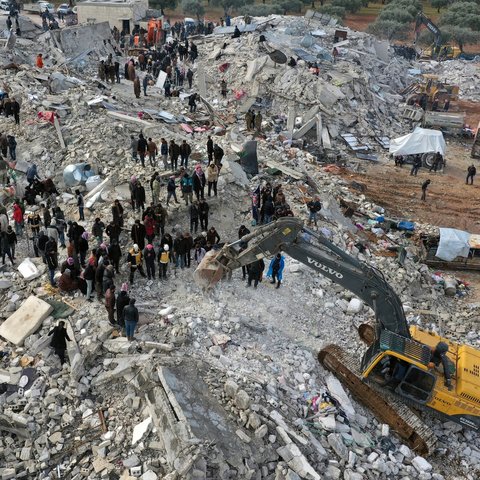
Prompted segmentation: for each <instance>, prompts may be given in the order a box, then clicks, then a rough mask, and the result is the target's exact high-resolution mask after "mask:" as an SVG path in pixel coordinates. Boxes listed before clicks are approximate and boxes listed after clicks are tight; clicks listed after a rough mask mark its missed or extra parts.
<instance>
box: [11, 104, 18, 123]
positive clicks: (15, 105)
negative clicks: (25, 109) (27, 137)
mask: <svg viewBox="0 0 480 480" xmlns="http://www.w3.org/2000/svg"><path fill="white" fill-rule="evenodd" d="M11 105H12V113H13V118H14V119H15V125H20V104H19V103H18V102H17V100H16V99H15V98H12V103H11Z"/></svg>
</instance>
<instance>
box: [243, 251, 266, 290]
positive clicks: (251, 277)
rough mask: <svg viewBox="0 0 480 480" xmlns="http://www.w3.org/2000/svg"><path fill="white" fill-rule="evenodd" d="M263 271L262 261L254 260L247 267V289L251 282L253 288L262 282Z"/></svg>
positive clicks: (263, 263)
mask: <svg viewBox="0 0 480 480" xmlns="http://www.w3.org/2000/svg"><path fill="white" fill-rule="evenodd" d="M264 270H265V262H264V261H263V259H261V258H260V259H259V260H256V261H255V262H252V263H251V264H250V265H248V283H247V287H251V286H252V281H253V288H257V287H258V282H261V281H262V275H263V271H264Z"/></svg>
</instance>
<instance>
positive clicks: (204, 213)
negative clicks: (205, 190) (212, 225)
mask: <svg viewBox="0 0 480 480" xmlns="http://www.w3.org/2000/svg"><path fill="white" fill-rule="evenodd" d="M209 211H210V206H209V205H208V203H207V202H206V201H205V199H204V198H203V197H202V198H200V201H199V203H198V218H199V219H200V228H201V229H202V230H207V228H208V213H209Z"/></svg>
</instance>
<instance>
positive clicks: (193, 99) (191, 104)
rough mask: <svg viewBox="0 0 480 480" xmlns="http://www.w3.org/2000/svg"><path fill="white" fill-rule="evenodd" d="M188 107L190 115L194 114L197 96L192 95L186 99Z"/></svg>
mask: <svg viewBox="0 0 480 480" xmlns="http://www.w3.org/2000/svg"><path fill="white" fill-rule="evenodd" d="M188 106H189V107H190V113H195V112H196V111H197V94H196V93H192V94H191V95H190V96H189V97H188Z"/></svg>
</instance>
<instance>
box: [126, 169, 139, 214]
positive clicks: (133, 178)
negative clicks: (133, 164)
mask: <svg viewBox="0 0 480 480" xmlns="http://www.w3.org/2000/svg"><path fill="white" fill-rule="evenodd" d="M128 189H129V190H130V204H131V205H132V210H133V211H135V210H136V208H137V204H136V199H137V195H136V190H137V177H136V176H135V175H132V176H131V178H130V182H128Z"/></svg>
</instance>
